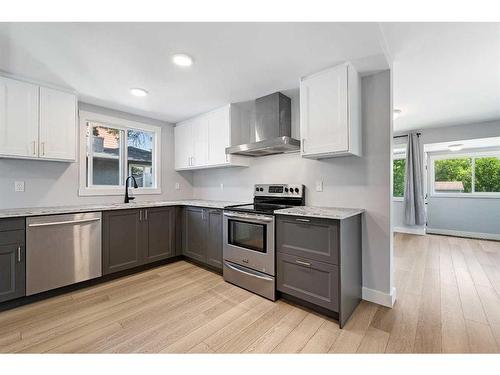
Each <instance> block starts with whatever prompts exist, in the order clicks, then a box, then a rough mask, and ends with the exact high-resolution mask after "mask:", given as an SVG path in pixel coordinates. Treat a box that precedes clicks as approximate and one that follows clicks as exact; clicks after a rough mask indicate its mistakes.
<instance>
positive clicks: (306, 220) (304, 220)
mask: <svg viewBox="0 0 500 375" xmlns="http://www.w3.org/2000/svg"><path fill="white" fill-rule="evenodd" d="M295 220H297V221H302V222H303V223H309V222H310V221H311V220H309V219H295Z"/></svg>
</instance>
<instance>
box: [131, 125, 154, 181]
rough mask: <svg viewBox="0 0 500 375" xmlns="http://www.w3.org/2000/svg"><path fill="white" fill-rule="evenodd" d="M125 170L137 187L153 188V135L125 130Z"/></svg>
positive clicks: (141, 131) (140, 131)
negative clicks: (134, 180) (126, 158)
mask: <svg viewBox="0 0 500 375" xmlns="http://www.w3.org/2000/svg"><path fill="white" fill-rule="evenodd" d="M127 139H128V141H127V143H128V145H127V152H128V160H127V170H128V175H129V176H130V175H132V176H134V177H135V179H136V181H137V185H138V186H139V187H153V186H154V185H155V182H154V181H153V133H150V132H146V131H143V130H135V129H131V130H127Z"/></svg>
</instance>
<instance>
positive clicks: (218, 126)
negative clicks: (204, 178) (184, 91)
mask: <svg viewBox="0 0 500 375" xmlns="http://www.w3.org/2000/svg"><path fill="white" fill-rule="evenodd" d="M207 119H208V164H209V165H221V164H225V163H227V162H228V161H229V155H226V147H228V145H230V141H231V140H230V129H229V126H228V124H229V111H226V110H220V111H213V112H211V113H209V114H208V115H207Z"/></svg>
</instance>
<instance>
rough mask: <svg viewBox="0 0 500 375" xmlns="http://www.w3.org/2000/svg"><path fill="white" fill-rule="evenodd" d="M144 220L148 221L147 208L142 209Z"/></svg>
mask: <svg viewBox="0 0 500 375" xmlns="http://www.w3.org/2000/svg"><path fill="white" fill-rule="evenodd" d="M144 220H145V221H148V210H144Z"/></svg>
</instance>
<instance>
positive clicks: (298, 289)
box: [277, 253, 339, 312]
mask: <svg viewBox="0 0 500 375" xmlns="http://www.w3.org/2000/svg"><path fill="white" fill-rule="evenodd" d="M277 268H278V269H277V289H278V290H279V291H280V292H283V293H287V294H289V295H291V296H294V297H297V298H300V299H302V300H304V301H307V302H310V303H313V304H316V305H318V306H322V307H324V308H326V309H329V310H332V311H335V312H338V311H339V268H338V266H336V265H333V264H327V263H323V262H318V261H315V260H311V259H304V258H301V257H296V256H293V255H289V254H284V253H278V255H277Z"/></svg>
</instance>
